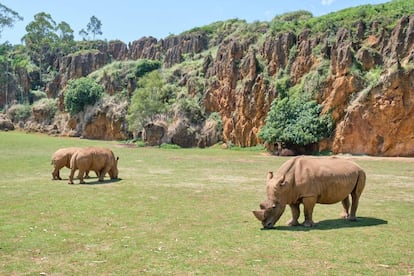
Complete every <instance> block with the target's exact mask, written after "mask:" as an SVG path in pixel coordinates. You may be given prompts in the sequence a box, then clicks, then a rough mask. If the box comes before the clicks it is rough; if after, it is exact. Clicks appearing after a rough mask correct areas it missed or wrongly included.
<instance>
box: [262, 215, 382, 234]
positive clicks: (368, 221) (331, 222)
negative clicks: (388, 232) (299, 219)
mask: <svg viewBox="0 0 414 276" xmlns="http://www.w3.org/2000/svg"><path fill="white" fill-rule="evenodd" d="M387 223H388V221H386V220H382V219H378V218H370V217H358V218H357V221H349V220H346V219H342V218H338V219H328V220H322V221H319V222H317V223H316V225H314V226H313V227H305V226H303V225H300V226H287V225H286V226H283V225H281V226H276V227H274V228H273V229H268V230H282V231H303V232H306V231H312V230H332V229H341V228H355V227H369V226H377V225H382V224H387ZM262 230H265V229H262ZM266 230H267V229H266Z"/></svg>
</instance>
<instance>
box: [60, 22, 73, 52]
mask: <svg viewBox="0 0 414 276" xmlns="http://www.w3.org/2000/svg"><path fill="white" fill-rule="evenodd" d="M56 30H57V32H58V35H59V49H61V51H62V52H63V54H67V53H69V52H70V51H71V47H72V46H74V45H75V40H74V35H73V30H72V28H71V27H70V25H69V24H68V23H66V22H64V21H62V22H60V23H59V25H57V28H56Z"/></svg>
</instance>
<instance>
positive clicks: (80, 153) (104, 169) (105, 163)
mask: <svg viewBox="0 0 414 276" xmlns="http://www.w3.org/2000/svg"><path fill="white" fill-rule="evenodd" d="M118 159H119V157H117V158H116V159H115V156H114V153H113V152H112V150H110V149H108V148H98V147H89V148H81V149H79V150H77V151H76V152H75V153H74V154H73V155H72V158H71V159H70V168H71V170H70V175H69V184H73V175H74V174H75V171H76V170H79V182H80V183H81V184H83V183H85V181H84V180H83V174H84V173H85V172H86V171H95V172H96V174H97V176H98V179H99V181H101V182H102V181H103V180H104V177H105V175H106V173H108V174H109V176H110V178H111V179H117V178H118Z"/></svg>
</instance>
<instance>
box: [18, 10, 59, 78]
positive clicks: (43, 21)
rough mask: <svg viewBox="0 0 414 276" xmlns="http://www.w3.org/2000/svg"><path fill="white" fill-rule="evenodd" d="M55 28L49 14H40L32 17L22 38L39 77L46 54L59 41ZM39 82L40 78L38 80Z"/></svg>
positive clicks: (54, 23)
mask: <svg viewBox="0 0 414 276" xmlns="http://www.w3.org/2000/svg"><path fill="white" fill-rule="evenodd" d="M56 27H57V25H56V22H55V21H54V20H53V19H52V16H51V15H50V14H48V13H45V12H40V13H38V14H36V15H35V16H34V21H32V22H30V23H29V24H28V25H27V26H26V32H27V33H26V34H25V35H24V36H23V38H22V41H24V43H25V44H26V48H27V50H28V51H29V53H30V56H31V58H32V60H33V61H34V62H35V64H36V65H38V66H39V70H40V76H41V75H42V72H43V67H44V66H43V63H44V60H45V57H46V55H47V53H48V52H50V51H52V49H53V47H54V46H55V45H56V43H57V41H58V39H59V36H58V35H57V34H56ZM41 82H42V78H40V83H41Z"/></svg>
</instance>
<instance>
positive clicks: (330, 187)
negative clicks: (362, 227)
mask: <svg viewBox="0 0 414 276" xmlns="http://www.w3.org/2000/svg"><path fill="white" fill-rule="evenodd" d="M364 186H365V172H364V171H363V170H362V169H361V168H360V167H359V166H358V165H357V164H355V163H354V162H352V161H349V160H345V159H341V158H337V157H328V158H318V157H316V158H310V157H295V158H292V159H290V160H288V161H287V162H285V163H284V164H283V165H282V166H281V167H280V168H279V170H278V171H277V172H276V173H275V174H273V173H272V172H269V173H268V175H267V200H266V201H265V202H263V203H261V204H260V209H261V210H259V211H253V214H254V215H255V217H256V218H257V219H258V220H260V221H261V222H262V224H263V227H264V228H267V229H270V228H273V227H274V225H275V223H276V222H277V221H278V220H279V218H280V216H281V215H282V214H283V212H284V210H285V207H286V204H288V205H289V206H290V208H291V211H292V219H291V220H290V221H289V223H288V224H289V225H292V226H296V225H299V222H298V219H299V215H300V209H299V205H300V204H301V203H302V204H303V206H304V213H305V221H304V223H303V225H304V226H306V227H310V226H313V225H314V222H313V220H312V213H313V208H314V207H315V204H316V203H321V204H333V203H337V202H339V201H341V202H342V205H343V212H342V217H344V218H346V219H348V220H351V221H355V220H356V210H357V208H358V202H359V198H360V196H361V193H362V191H363V189H364ZM349 195H351V197H352V206H351V212H350V213H349V207H350V200H349Z"/></svg>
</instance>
